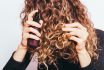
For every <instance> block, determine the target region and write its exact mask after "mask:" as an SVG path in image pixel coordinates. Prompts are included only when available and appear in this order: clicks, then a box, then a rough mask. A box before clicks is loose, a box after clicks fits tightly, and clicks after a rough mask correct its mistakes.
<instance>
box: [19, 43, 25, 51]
mask: <svg viewBox="0 0 104 70" xmlns="http://www.w3.org/2000/svg"><path fill="white" fill-rule="evenodd" d="M18 49H22V50H26V51H27V46H24V45H22V44H19V46H18Z"/></svg>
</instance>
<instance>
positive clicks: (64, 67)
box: [3, 29, 104, 70]
mask: <svg viewBox="0 0 104 70" xmlns="http://www.w3.org/2000/svg"><path fill="white" fill-rule="evenodd" d="M96 34H97V37H98V42H99V44H98V48H100V49H104V31H101V30H98V29H96ZM30 55H31V54H30V53H29V52H27V53H26V56H25V58H24V60H23V62H18V61H15V60H14V59H13V56H11V58H10V60H9V61H8V63H7V64H6V65H5V67H4V68H3V70H25V69H26V67H27V66H28V64H29V62H30V59H29V57H30ZM99 56H100V57H99V59H98V60H97V61H96V62H91V64H90V65H88V66H87V67H85V68H81V67H80V64H79V63H77V64H73V63H69V62H68V61H67V60H64V59H61V58H59V59H57V66H58V69H59V70H103V69H104V66H102V65H104V60H103V57H104V50H103V51H102V50H99ZM100 62H101V65H100ZM48 67H49V69H48V70H56V67H55V66H54V65H52V64H51V65H48ZM99 67H100V69H98V68H99ZM38 70H43V69H39V67H38Z"/></svg>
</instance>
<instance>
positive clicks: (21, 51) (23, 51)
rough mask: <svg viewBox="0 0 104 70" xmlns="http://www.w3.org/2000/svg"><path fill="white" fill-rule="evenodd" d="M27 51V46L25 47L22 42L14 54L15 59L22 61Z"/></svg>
mask: <svg viewBox="0 0 104 70" xmlns="http://www.w3.org/2000/svg"><path fill="white" fill-rule="evenodd" d="M26 52H27V48H26V47H23V46H22V45H21V44H20V45H19V46H18V48H17V50H16V52H15V53H14V55H13V59H14V60H16V61H18V62H22V61H23V59H24V57H25V55H26Z"/></svg>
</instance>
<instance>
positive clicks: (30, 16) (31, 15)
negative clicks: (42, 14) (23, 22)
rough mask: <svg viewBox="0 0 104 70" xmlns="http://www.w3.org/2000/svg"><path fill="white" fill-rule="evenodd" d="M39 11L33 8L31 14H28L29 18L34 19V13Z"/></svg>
mask: <svg viewBox="0 0 104 70" xmlns="http://www.w3.org/2000/svg"><path fill="white" fill-rule="evenodd" d="M36 12H38V10H33V11H32V12H31V13H30V14H29V15H28V20H29V21H32V20H33V15H35V13H36Z"/></svg>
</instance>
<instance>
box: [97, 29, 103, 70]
mask: <svg viewBox="0 0 104 70" xmlns="http://www.w3.org/2000/svg"><path fill="white" fill-rule="evenodd" d="M96 35H97V38H98V54H99V57H98V60H97V61H96V63H95V68H96V70H104V31H103V30H100V29H96Z"/></svg>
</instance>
